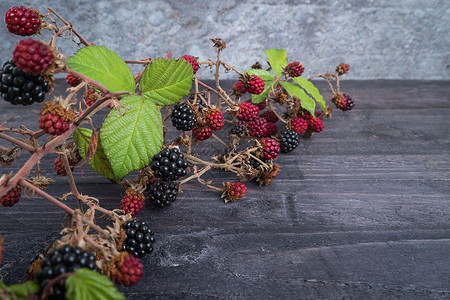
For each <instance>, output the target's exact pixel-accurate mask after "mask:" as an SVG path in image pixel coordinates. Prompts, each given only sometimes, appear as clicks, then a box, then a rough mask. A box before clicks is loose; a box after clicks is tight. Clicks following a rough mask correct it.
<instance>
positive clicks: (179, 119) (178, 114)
mask: <svg viewBox="0 0 450 300" xmlns="http://www.w3.org/2000/svg"><path fill="white" fill-rule="evenodd" d="M170 118H171V119H172V125H173V126H175V128H176V129H177V130H183V131H189V130H192V128H194V126H195V123H197V117H196V116H195V111H194V110H193V109H192V108H191V107H190V106H189V104H187V103H183V104H180V105H176V106H175V107H174V109H173V111H172V114H171V115H170Z"/></svg>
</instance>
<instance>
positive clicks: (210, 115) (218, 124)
mask: <svg viewBox="0 0 450 300" xmlns="http://www.w3.org/2000/svg"><path fill="white" fill-rule="evenodd" d="M206 122H207V123H208V125H209V127H211V129H212V130H220V129H221V128H222V127H223V126H224V125H225V118H224V117H223V113H222V112H221V111H220V110H218V109H213V110H211V111H209V112H207V113H206Z"/></svg>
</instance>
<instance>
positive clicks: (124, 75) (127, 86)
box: [67, 46, 136, 93]
mask: <svg viewBox="0 0 450 300" xmlns="http://www.w3.org/2000/svg"><path fill="white" fill-rule="evenodd" d="M67 65H68V66H69V68H71V69H72V70H74V71H77V72H78V73H81V74H83V75H85V76H87V77H89V78H90V79H92V80H95V81H97V82H98V83H100V84H102V85H103V86H105V87H106V88H107V89H108V90H109V91H110V92H111V93H114V92H121V91H128V92H131V93H134V91H135V86H136V85H135V82H134V78H133V74H132V73H131V71H130V69H129V68H128V66H127V64H126V63H125V62H124V61H123V60H122V59H121V58H120V57H119V56H118V55H117V54H116V53H115V52H113V51H111V50H109V49H107V48H106V47H103V46H88V47H84V48H82V49H80V50H78V52H77V53H75V55H74V56H72V57H69V59H68V60H67Z"/></svg>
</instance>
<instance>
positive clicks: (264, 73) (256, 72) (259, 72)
mask: <svg viewBox="0 0 450 300" xmlns="http://www.w3.org/2000/svg"><path fill="white" fill-rule="evenodd" d="M246 72H247V73H248V74H250V75H256V76H259V77H261V79H262V80H264V82H266V81H269V80H271V81H274V75H273V74H272V73H270V72H269V71H266V70H262V69H250V70H248V71H246Z"/></svg>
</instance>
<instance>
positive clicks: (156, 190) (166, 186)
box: [148, 179, 179, 207]
mask: <svg viewBox="0 0 450 300" xmlns="http://www.w3.org/2000/svg"><path fill="white" fill-rule="evenodd" d="M178 186H179V185H178V183H176V182H174V181H163V180H160V179H158V180H156V181H155V182H153V183H152V185H151V186H150V191H149V195H148V197H149V199H150V201H151V202H152V203H153V204H155V205H156V206H158V207H167V206H169V205H170V204H171V203H172V202H174V201H175V200H176V199H177V196H178Z"/></svg>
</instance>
